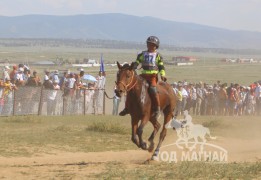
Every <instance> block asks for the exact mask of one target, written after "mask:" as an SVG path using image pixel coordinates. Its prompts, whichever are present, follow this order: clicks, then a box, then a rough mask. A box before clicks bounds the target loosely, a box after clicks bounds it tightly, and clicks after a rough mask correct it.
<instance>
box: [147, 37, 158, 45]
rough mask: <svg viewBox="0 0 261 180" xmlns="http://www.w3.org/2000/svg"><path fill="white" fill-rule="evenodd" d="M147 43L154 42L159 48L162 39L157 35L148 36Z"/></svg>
mask: <svg viewBox="0 0 261 180" xmlns="http://www.w3.org/2000/svg"><path fill="white" fill-rule="evenodd" d="M146 42H147V43H152V44H155V45H156V47H157V48H159V44H160V41H159V38H158V37H156V36H150V37H148V38H147V41H146Z"/></svg>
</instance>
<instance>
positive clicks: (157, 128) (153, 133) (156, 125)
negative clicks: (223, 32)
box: [148, 118, 161, 152]
mask: <svg viewBox="0 0 261 180" xmlns="http://www.w3.org/2000/svg"><path fill="white" fill-rule="evenodd" d="M150 122H151V123H152V125H153V127H154V130H153V131H152V133H151V135H150V137H149V139H148V141H149V142H150V146H149V148H148V151H149V152H152V151H153V149H154V138H155V136H156V134H157V133H158V131H159V129H160V126H161V125H160V123H159V122H158V121H157V120H156V119H155V118H153V119H150Z"/></svg>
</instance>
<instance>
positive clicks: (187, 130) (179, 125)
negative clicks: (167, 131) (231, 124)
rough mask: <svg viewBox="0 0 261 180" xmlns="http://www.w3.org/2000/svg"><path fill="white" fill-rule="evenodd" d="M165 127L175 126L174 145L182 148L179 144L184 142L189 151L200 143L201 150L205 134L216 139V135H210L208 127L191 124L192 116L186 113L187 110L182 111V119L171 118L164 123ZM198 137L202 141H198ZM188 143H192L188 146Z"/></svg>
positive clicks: (204, 141)
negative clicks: (175, 136) (175, 139)
mask: <svg viewBox="0 0 261 180" xmlns="http://www.w3.org/2000/svg"><path fill="white" fill-rule="evenodd" d="M165 127H166V128H173V129H174V128H175V130H176V131H177V136H178V139H177V141H176V145H177V147H178V148H180V149H183V147H182V146H181V145H180V144H185V147H186V148H187V149H189V150H190V151H192V150H193V149H195V148H196V145H197V144H201V146H200V149H201V151H203V146H204V144H205V143H206V141H207V140H206V138H205V136H206V135H208V136H209V137H210V138H211V139H216V137H212V136H211V135H210V132H209V129H208V128H206V127H204V126H202V125H200V124H193V123H192V117H191V116H190V115H189V114H188V111H187V110H186V111H184V119H182V120H176V119H172V121H170V122H169V123H168V124H166V125H165ZM198 138H200V139H201V140H202V142H199V141H198ZM191 139H192V140H193V139H194V142H191V141H190V140H191ZM189 143H192V144H193V145H192V146H190V147H189V146H188V144H189Z"/></svg>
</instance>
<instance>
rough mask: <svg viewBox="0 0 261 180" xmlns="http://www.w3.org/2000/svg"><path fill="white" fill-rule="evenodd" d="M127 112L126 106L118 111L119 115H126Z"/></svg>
mask: <svg viewBox="0 0 261 180" xmlns="http://www.w3.org/2000/svg"><path fill="white" fill-rule="evenodd" d="M127 114H129V111H128V109H127V108H124V109H123V110H122V111H121V112H120V113H119V115H120V116H126V115H127Z"/></svg>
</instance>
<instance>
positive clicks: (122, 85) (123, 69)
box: [115, 62, 136, 97]
mask: <svg viewBox="0 0 261 180" xmlns="http://www.w3.org/2000/svg"><path fill="white" fill-rule="evenodd" d="M117 65H118V69H119V70H118V72H117V80H116V82H115V83H116V90H115V92H116V95H117V96H118V97H121V96H122V95H123V94H126V93H127V92H128V91H129V90H131V89H132V88H133V87H134V85H135V83H136V79H135V75H136V72H135V70H134V64H133V63H132V64H131V65H129V64H124V65H121V64H120V63H119V62H117Z"/></svg>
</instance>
